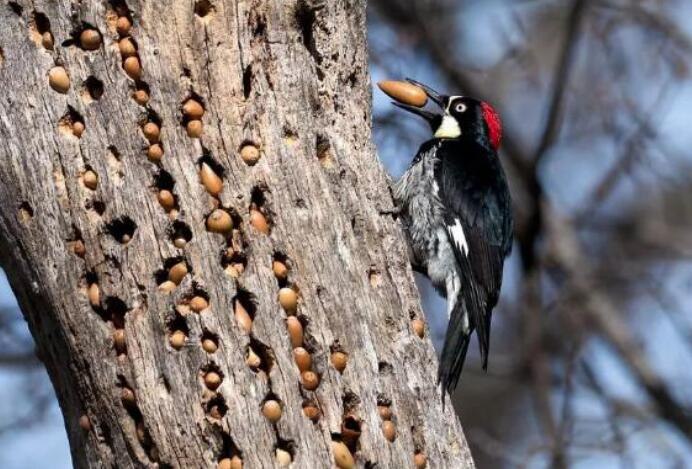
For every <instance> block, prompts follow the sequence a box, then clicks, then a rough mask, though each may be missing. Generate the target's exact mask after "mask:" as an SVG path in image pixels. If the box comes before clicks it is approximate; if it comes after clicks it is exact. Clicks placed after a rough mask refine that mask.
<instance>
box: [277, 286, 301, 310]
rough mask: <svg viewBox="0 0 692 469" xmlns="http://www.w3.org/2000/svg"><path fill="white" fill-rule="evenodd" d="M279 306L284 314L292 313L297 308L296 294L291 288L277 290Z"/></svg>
mask: <svg viewBox="0 0 692 469" xmlns="http://www.w3.org/2000/svg"><path fill="white" fill-rule="evenodd" d="M279 304H280V305H281V307H282V308H283V309H285V310H286V312H288V313H291V312H294V311H295V310H296V308H297V307H298V294H297V293H296V291H295V290H294V289H293V288H289V287H284V288H282V289H281V290H279Z"/></svg>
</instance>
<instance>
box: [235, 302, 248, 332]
mask: <svg viewBox="0 0 692 469" xmlns="http://www.w3.org/2000/svg"><path fill="white" fill-rule="evenodd" d="M235 320H236V321H238V325H239V326H240V328H241V329H242V330H244V331H245V332H247V333H250V331H251V330H252V317H250V315H249V314H248V312H247V310H246V309H245V307H244V306H243V304H242V303H241V302H240V301H238V300H236V302H235Z"/></svg>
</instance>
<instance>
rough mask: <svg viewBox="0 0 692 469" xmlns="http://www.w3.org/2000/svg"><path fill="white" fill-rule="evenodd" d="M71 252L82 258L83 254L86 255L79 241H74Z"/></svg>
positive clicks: (84, 248)
mask: <svg viewBox="0 0 692 469" xmlns="http://www.w3.org/2000/svg"><path fill="white" fill-rule="evenodd" d="M72 251H73V252H74V253H75V254H76V255H78V256H79V257H84V254H86V247H84V242H83V241H82V240H81V239H78V240H77V241H75V242H74V243H73V244H72Z"/></svg>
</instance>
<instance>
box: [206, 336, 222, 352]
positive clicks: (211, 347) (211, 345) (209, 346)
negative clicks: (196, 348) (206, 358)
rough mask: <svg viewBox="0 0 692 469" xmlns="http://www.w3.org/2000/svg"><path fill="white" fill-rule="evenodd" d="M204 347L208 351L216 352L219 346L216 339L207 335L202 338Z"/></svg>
mask: <svg viewBox="0 0 692 469" xmlns="http://www.w3.org/2000/svg"><path fill="white" fill-rule="evenodd" d="M202 348H203V349H204V351H205V352H207V353H214V352H216V351H217V350H218V348H219V346H218V345H217V344H216V341H214V339H211V338H209V337H207V338H205V339H203V340H202Z"/></svg>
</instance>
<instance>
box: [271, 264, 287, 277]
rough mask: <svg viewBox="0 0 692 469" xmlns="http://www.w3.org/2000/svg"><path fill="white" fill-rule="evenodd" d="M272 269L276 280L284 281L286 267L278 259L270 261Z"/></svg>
mask: <svg viewBox="0 0 692 469" xmlns="http://www.w3.org/2000/svg"><path fill="white" fill-rule="evenodd" d="M272 271H274V276H275V277H276V278H277V279H278V280H281V281H285V280H286V279H287V278H288V267H287V266H286V264H284V263H283V262H281V261H279V260H274V262H272Z"/></svg>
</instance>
